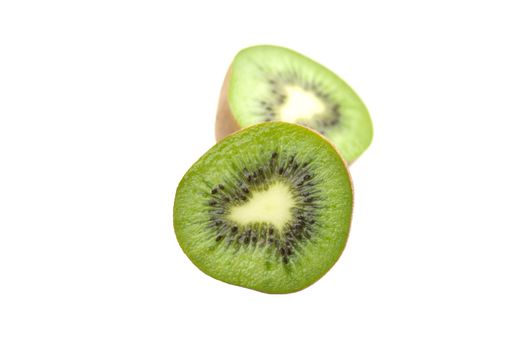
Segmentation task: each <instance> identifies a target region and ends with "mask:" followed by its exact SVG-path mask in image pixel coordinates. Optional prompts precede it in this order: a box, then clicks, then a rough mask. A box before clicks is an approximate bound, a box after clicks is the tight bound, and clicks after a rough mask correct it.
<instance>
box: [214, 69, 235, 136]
mask: <svg viewBox="0 0 525 350" xmlns="http://www.w3.org/2000/svg"><path fill="white" fill-rule="evenodd" d="M231 74H232V68H231V66H230V68H228V72H227V73H226V77H224V82H223V83H222V88H221V94H220V97H219V105H218V107H217V118H216V120H215V140H216V141H217V142H219V141H220V140H222V139H223V138H225V137H226V136H228V135H230V134H232V133H234V132H235V131H238V130H240V129H241V126H240V125H239V123H237V121H236V120H235V118H234V117H233V114H232V111H231V109H230V103H229V102H228V89H229V86H230V78H231Z"/></svg>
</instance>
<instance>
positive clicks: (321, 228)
mask: <svg viewBox="0 0 525 350" xmlns="http://www.w3.org/2000/svg"><path fill="white" fill-rule="evenodd" d="M352 205H353V192H352V184H351V180H350V176H349V174H348V171H347V169H346V165H345V163H344V161H343V159H342V158H341V157H340V155H339V154H338V152H337V151H336V149H335V148H334V147H333V146H332V145H331V144H330V143H329V142H328V141H327V140H326V139H325V138H324V137H322V136H321V135H319V134H318V133H316V132H314V131H312V130H310V129H308V128H304V127H302V126H299V125H295V124H290V123H284V122H270V123H262V124H258V125H255V126H252V127H249V128H246V129H243V130H241V131H239V132H237V133H234V134H233V135H231V136H229V137H227V138H225V139H224V140H222V141H221V142H219V143H217V144H216V145H215V146H214V147H212V148H211V149H210V150H209V151H208V152H207V153H206V154H205V155H204V156H202V157H201V158H200V159H199V160H198V161H197V162H196V163H195V164H194V165H193V166H192V167H191V168H190V170H189V171H188V172H187V173H186V174H185V175H184V177H183V179H182V180H181V182H180V184H179V186H178V188H177V193H176V197H175V205H174V213H173V219H174V227H175V232H176V236H177V239H178V241H179V244H180V245H181V247H182V249H183V251H184V252H185V253H186V255H187V256H188V257H189V258H190V260H191V261H192V262H193V263H194V264H195V265H196V266H197V267H198V268H199V269H201V270H202V271H203V272H205V273H206V274H208V275H210V276H212V277H214V278H216V279H218V280H221V281H224V282H227V283H231V284H234V285H238V286H243V287H247V288H251V289H255V290H258V291H261V292H266V293H290V292H294V291H298V290H301V289H303V288H305V287H307V286H309V285H310V284H312V283H314V282H315V281H317V280H318V279H319V278H320V277H321V276H323V275H324V274H325V273H326V272H327V271H328V270H329V269H330V268H331V267H332V266H333V265H334V263H335V262H336V260H337V259H338V257H339V256H340V255H341V253H342V251H343V249H344V246H345V243H346V241H347V238H348V234H349V228H350V220H351V214H352Z"/></svg>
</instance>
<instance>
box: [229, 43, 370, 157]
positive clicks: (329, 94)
mask: <svg viewBox="0 0 525 350" xmlns="http://www.w3.org/2000/svg"><path fill="white" fill-rule="evenodd" d="M230 73H231V76H230V79H229V81H228V91H227V99H228V104H229V108H230V110H231V113H232V115H233V118H234V119H235V121H236V122H237V124H238V125H239V127H240V128H244V127H247V126H249V125H253V124H256V123H260V122H264V121H286V122H291V123H297V124H301V125H304V126H307V127H310V128H312V129H315V130H317V131H318V132H320V133H321V134H324V135H325V136H326V137H327V138H328V139H330V140H331V141H332V143H334V144H335V146H336V147H337V149H338V150H339V151H340V152H341V154H342V155H343V158H344V159H345V160H346V161H347V163H351V162H352V161H354V160H355V159H356V158H357V157H358V156H359V155H361V154H362V153H363V152H364V151H365V150H366V149H367V147H368V146H369V145H370V143H371V141H372V134H373V130H372V121H371V119H370V116H369V113H368V111H367V109H366V107H365V105H364V104H363V102H362V101H361V99H360V98H359V97H358V96H357V94H356V93H355V92H354V91H353V90H352V88H351V87H350V86H349V85H348V84H347V83H345V82H344V81H343V80H342V79H341V78H339V77H338V76H337V75H336V74H334V73H333V72H331V71H330V70H328V69H327V68H325V67H324V66H322V65H320V64H319V63H317V62H315V61H313V60H311V59H309V58H307V57H305V56H303V55H301V54H299V53H297V52H295V51H292V50H290V49H287V48H283V47H277V46H253V47H249V48H246V49H244V50H242V51H240V52H239V53H238V54H237V56H236V57H235V59H234V60H233V63H232V65H231V67H230Z"/></svg>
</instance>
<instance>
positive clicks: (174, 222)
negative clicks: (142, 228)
mask: <svg viewBox="0 0 525 350" xmlns="http://www.w3.org/2000/svg"><path fill="white" fill-rule="evenodd" d="M267 123H272V124H273V123H276V124H289V125H293V126H294V127H299V128H302V129H306V130H308V131H309V132H311V133H312V134H314V135H315V136H317V137H318V138H319V139H321V140H322V141H324V142H325V143H327V144H329V145H330V146H331V148H332V149H333V150H334V151H335V153H336V154H337V156H338V157H339V159H340V160H341V162H342V163H343V164H344V165H346V163H345V160H344V158H343V157H342V155H341V153H340V152H339V151H338V150H337V148H335V146H334V145H333V144H332V142H330V141H329V140H328V139H327V138H326V137H324V136H323V135H321V134H320V133H318V132H317V131H315V130H314V129H311V128H308V127H304V126H301V125H297V124H292V123H287V122H282V121H271V122H267ZM267 123H265V124H267ZM257 126H260V124H255V125H251V126H248V127H246V128H244V129H240V130H237V131H235V132H233V133H231V134H229V135H227V136H225V137H224V138H226V139H227V138H230V137H233V136H234V135H236V134H237V133H241V132H244V131H246V130H247V129H251V128H255V127H257ZM218 146H219V143H218V144H216V145H215V146H213V148H215V147H218ZM202 157H204V155H203V156H202ZM202 157H201V158H202ZM345 170H346V174H347V179H348V183H349V186H350V190H351V193H352V194H354V186H353V182H352V178H351V175H350V173H349V171H348V167H346V166H345ZM184 181H185V177H183V178H182V180H181V181H180V183H179V186H178V187H177V193H178V192H179V189H180V188H181V185H182V184H183V182H184ZM177 193H176V195H175V197H177ZM354 202H355V197H354V195H353V196H352V202H351V207H350V215H349V218H348V234H347V235H346V237H345V241H344V245H343V247H342V249H341V250H340V252H339V255H338V256H337V257H336V259H335V261H334V262H333V264H332V267H333V266H334V265H335V264H336V263H337V261H338V260H339V258H340V257H341V254H342V253H343V251H344V249H345V247H346V244H347V242H348V237H349V235H350V229H351V223H352V216H353V209H354ZM175 212H176V208H175V205H174V207H173V225H174V230H175V232H177V230H178V223H177V220H176V215H175ZM176 238H177V240H178V243H179V245H180V246H181V247H183V246H184V242H182V241H181V240H180V239H179V236H178V235H176ZM183 252H184V253H185V254H186V252H185V251H184V249H183ZM186 255H187V254H186ZM187 256H188V255H187ZM188 258H189V259H190V261H192V262H193V264H194V265H195V266H197V268H198V269H199V270H201V271H202V272H203V273H204V274H206V275H209V276H210V277H212V278H214V279H217V280H219V281H222V282H225V283H228V284H231V285H235V286H239V287H243V288H246V289H252V290H256V291H258V292H262V293H265V294H290V293H295V292H298V291H301V290H303V289H306V288H308V287H310V286H311V285H313V284H315V283H316V282H317V281H318V280H320V279H321V278H322V277H323V276H324V275H326V273H327V272H328V271H330V270H331V268H329V269H328V270H326V271H325V272H324V273H323V274H322V275H320V276H318V277H317V279H315V280H313V281H311V282H310V283H308V284H305V285H303V286H301V287H300V288H294V289H288V290H287V291H285V292H283V291H279V290H272V289H258V288H250V287H246V286H242V285H238V284H234V283H231V282H229V281H228V280H225V279H221V278H220V277H218V276H212V275H210V274H209V273H208V272H207V271H206V269H205V268H204V266H200V265H199V264H198V263H197V262H195V261H193V260H192V259H191V258H190V256H188Z"/></svg>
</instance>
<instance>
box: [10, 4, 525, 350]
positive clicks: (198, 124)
mask: <svg viewBox="0 0 525 350" xmlns="http://www.w3.org/2000/svg"><path fill="white" fill-rule="evenodd" d="M519 5H520V1H515V2H510V1H472V2H466V1H451V2H446V1H436V2H429V1H413V2H409V1H385V2H375V1H362V2H351V1H338V2H335V1H326V0H324V1H318V2H308V1H301V2H296V3H294V2H291V1H289V2H285V1H282V0H281V1H272V0H265V1H259V2H250V1H243V2H240V1H239V2H236V3H235V2H230V1H225V0H221V1H209V2H202V1H184V2H182V1H180V2H177V1H165V2H161V1H142V2H140V1H83V2H80V1H76V2H73V1H34V2H27V1H2V2H1V3H0V348H1V349H6V350H8V349H193V348H199V349H201V348H202V349H229V350H231V349H269V348H273V349H295V348H298V349H301V348H319V349H343V348H344V349H524V348H525V302H524V295H525V286H524V284H525V281H524V279H525V271H524V270H525V255H524V252H525V224H524V219H523V216H524V208H525V205H524V203H523V198H524V197H525V186H524V181H525V169H524V152H525V138H524V134H525V128H524V117H525V99H524V94H525V83H524V82H525V68H524V66H525V49H524V42H525V40H524V37H525V23H524V20H523V16H524V10H523V9H521V8H520V7H519ZM261 43H269V44H277V45H283V46H287V47H290V48H293V49H295V50H297V51H299V52H302V53H304V54H306V55H308V56H310V57H312V58H314V59H316V60H318V61H319V62H321V63H323V64H325V65H326V66H328V67H330V68H331V69H332V70H334V71H335V72H337V73H338V74H339V75H340V76H342V77H343V78H344V79H346V80H347V81H348V82H349V83H350V85H352V86H353V87H354V89H355V90H356V91H357V92H358V93H359V94H360V95H361V97H362V98H363V100H364V101H365V103H366V104H367V106H368V107H369V109H370V112H371V115H372V117H373V121H374V124H375V138H374V141H373V144H372V146H371V147H370V149H369V150H368V151H367V152H366V153H365V154H364V155H363V156H362V157H361V158H360V159H359V160H358V161H357V162H356V163H355V164H354V165H353V166H352V167H351V172H352V176H353V179H354V185H355V198H356V202H355V211H354V220H353V225H352V231H351V235H350V239H349V243H348V246H347V249H346V250H345V252H344V254H343V256H342V257H341V259H340V260H339V262H338V263H337V264H336V265H335V267H334V268H333V269H332V270H331V271H330V272H329V273H328V274H327V275H326V276H325V277H324V278H322V279H321V280H320V281H319V282H318V283H316V284H314V285H313V286H312V287H310V288H308V289H306V290H304V291H302V292H299V293H296V294H290V295H266V294H262V293H258V292H254V291H251V290H247V289H243V288H238V287H234V286H230V285H227V284H224V283H221V282H218V281H216V280H214V279H212V278H210V277H208V276H206V275H204V274H203V273H201V272H200V271H199V270H197V268H195V267H194V266H193V265H192V264H191V262H190V261H189V260H188V259H187V258H186V257H185V256H184V254H183V253H182V251H181V249H180V248H179V246H178V244H177V242H176V239H175V235H174V233H173V229H172V205H173V197H174V193H175V189H176V186H177V184H178V181H179V180H180V179H181V177H182V176H183V174H184V173H185V171H186V170H187V169H188V168H189V167H190V166H191V164H192V163H193V162H194V161H196V160H197V159H198V157H199V156H201V155H202V154H203V153H204V152H205V151H206V150H207V149H208V148H210V147H211V146H212V145H213V144H214V136H213V129H214V115H215V108H216V103H217V98H218V92H219V89H220V86H221V84H222V79H223V76H224V73H225V71H226V69H227V67H228V64H229V63H230V61H231V59H232V58H233V56H234V55H235V54H236V52H237V51H238V50H240V49H241V48H243V47H246V46H250V45H254V44H261Z"/></svg>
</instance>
